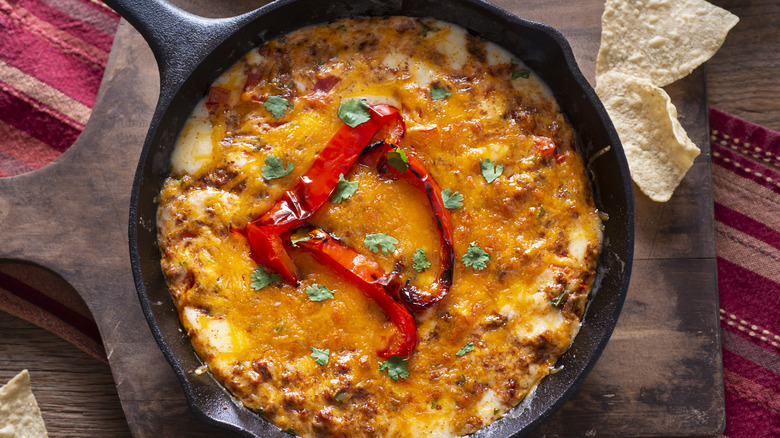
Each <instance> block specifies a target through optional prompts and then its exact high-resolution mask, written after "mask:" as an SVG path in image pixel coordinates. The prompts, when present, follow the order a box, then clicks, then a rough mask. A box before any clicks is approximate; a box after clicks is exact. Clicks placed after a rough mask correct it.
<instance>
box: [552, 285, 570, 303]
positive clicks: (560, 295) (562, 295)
mask: <svg viewBox="0 0 780 438" xmlns="http://www.w3.org/2000/svg"><path fill="white" fill-rule="evenodd" d="M566 292H568V290H566V288H565V287H564V288H563V290H562V291H561V293H559V294H558V296H557V297H555V299H554V300H552V301H550V304H552V305H553V306H554V307H560V305H561V303H562V302H563V298H564V297H565V296H566Z"/></svg>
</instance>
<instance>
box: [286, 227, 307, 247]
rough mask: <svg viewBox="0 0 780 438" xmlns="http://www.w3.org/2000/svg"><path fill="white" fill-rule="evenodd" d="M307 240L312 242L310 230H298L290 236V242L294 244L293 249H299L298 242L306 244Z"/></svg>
mask: <svg viewBox="0 0 780 438" xmlns="http://www.w3.org/2000/svg"><path fill="white" fill-rule="evenodd" d="M306 240H311V236H309V230H307V229H306V228H301V229H300V230H297V231H296V232H294V233H293V234H292V236H290V242H291V243H292V246H293V248H298V242H304V241H306Z"/></svg>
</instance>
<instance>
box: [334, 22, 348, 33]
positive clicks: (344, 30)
mask: <svg viewBox="0 0 780 438" xmlns="http://www.w3.org/2000/svg"><path fill="white" fill-rule="evenodd" d="M336 29H338V30H340V31H342V32H346V31H347V26H344V25H343V24H342V25H341V26H339V27H337V28H336Z"/></svg>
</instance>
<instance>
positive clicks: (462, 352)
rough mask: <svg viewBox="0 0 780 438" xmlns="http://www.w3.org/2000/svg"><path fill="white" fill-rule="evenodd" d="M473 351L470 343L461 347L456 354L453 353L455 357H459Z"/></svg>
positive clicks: (472, 344)
mask: <svg viewBox="0 0 780 438" xmlns="http://www.w3.org/2000/svg"><path fill="white" fill-rule="evenodd" d="M472 351H474V343H473V342H470V341H469V343H467V344H466V345H464V346H463V348H461V349H460V350H458V352H457V353H455V356H458V357H461V356H463V355H465V354H466V353H469V352H472Z"/></svg>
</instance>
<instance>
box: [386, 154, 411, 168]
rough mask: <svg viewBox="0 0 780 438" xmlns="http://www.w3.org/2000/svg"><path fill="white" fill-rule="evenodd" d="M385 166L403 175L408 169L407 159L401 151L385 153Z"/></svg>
mask: <svg viewBox="0 0 780 438" xmlns="http://www.w3.org/2000/svg"><path fill="white" fill-rule="evenodd" d="M387 164H389V165H391V166H393V167H394V168H395V170H397V171H399V172H401V173H404V172H406V171H407V170H408V169H409V157H407V156H406V152H404V150H403V149H400V148H399V149H395V150H392V151H387Z"/></svg>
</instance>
